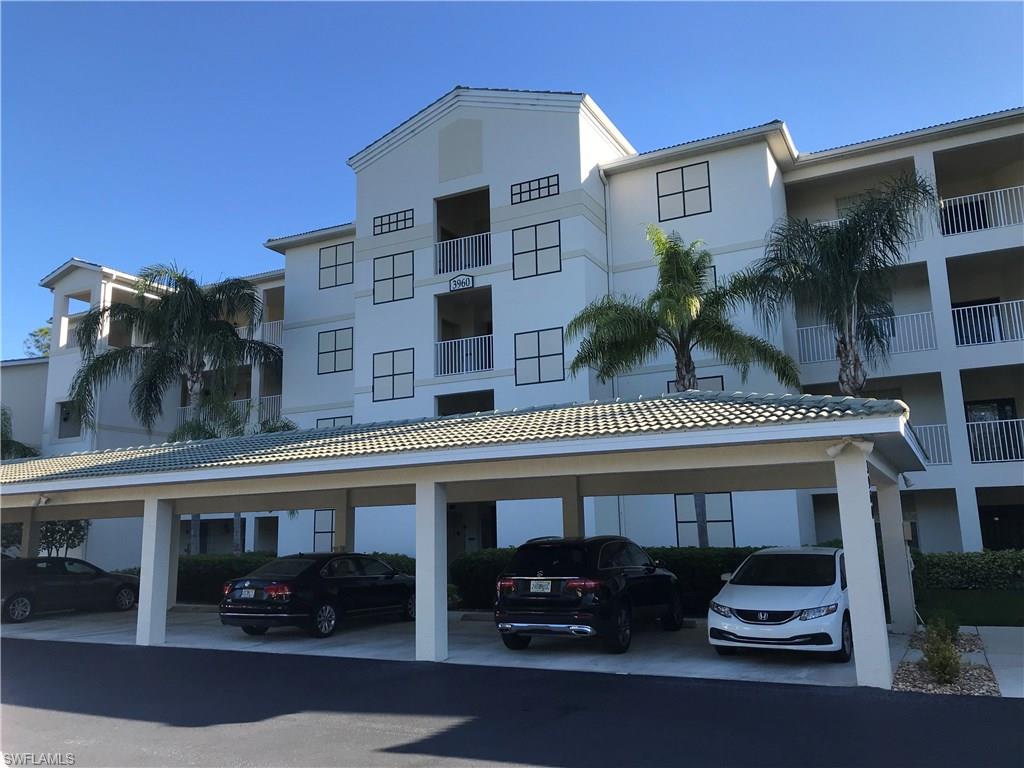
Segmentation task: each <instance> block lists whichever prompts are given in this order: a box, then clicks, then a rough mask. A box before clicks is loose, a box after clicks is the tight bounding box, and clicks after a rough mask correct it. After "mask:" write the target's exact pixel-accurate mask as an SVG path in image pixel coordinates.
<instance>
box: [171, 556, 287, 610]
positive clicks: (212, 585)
mask: <svg viewBox="0 0 1024 768" xmlns="http://www.w3.org/2000/svg"><path fill="white" fill-rule="evenodd" d="M276 557H277V555H274V554H272V553H270V552H246V553H244V554H241V555H181V556H180V557H179V558H178V601H179V602H182V603H219V602H220V599H221V597H223V595H224V590H223V587H224V582H225V581H228V580H229V579H237V578H239V577H240V576H245V575H246V574H248V573H251V572H252V571H254V570H256V569H257V568H259V567H260V566H261V565H263V564H264V563H268V562H270V561H271V560H273V559H275V558H276Z"/></svg>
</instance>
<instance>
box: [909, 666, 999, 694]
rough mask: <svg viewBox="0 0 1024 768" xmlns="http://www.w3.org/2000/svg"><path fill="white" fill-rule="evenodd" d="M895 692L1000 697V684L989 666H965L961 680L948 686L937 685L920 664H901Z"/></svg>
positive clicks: (962, 668) (961, 671)
mask: <svg viewBox="0 0 1024 768" xmlns="http://www.w3.org/2000/svg"><path fill="white" fill-rule="evenodd" d="M892 689H893V690H894V691H915V692H917V693H947V694H948V693H952V694H957V695H961V696H999V695H1000V692H999V684H998V683H997V682H996V678H995V675H993V674H992V670H991V669H989V668H988V667H987V666H982V665H979V664H964V665H963V666H962V667H961V670H960V679H959V680H957V681H956V682H955V683H950V684H948V685H945V684H942V683H936V682H935V681H934V680H933V679H932V676H931V675H930V674H929V673H928V672H927V670H925V669H924V667H922V666H921V665H920V664H919V663H916V662H909V661H904V662H902V663H900V665H899V667H897V669H896V674H895V675H894V676H893V681H892Z"/></svg>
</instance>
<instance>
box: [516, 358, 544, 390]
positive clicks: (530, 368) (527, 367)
mask: <svg viewBox="0 0 1024 768" xmlns="http://www.w3.org/2000/svg"><path fill="white" fill-rule="evenodd" d="M539 381H540V366H538V365H537V358H535V357H534V358H531V359H528V360H516V384H536V383H538V382H539Z"/></svg>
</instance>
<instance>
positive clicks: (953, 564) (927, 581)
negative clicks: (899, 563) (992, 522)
mask: <svg viewBox="0 0 1024 768" xmlns="http://www.w3.org/2000/svg"><path fill="white" fill-rule="evenodd" d="M914 586H915V587H918V588H922V589H994V590H1005V589H1010V590H1020V589H1024V550H1021V549H1001V550H995V551H991V552H932V553H929V554H922V553H920V552H917V553H914Z"/></svg>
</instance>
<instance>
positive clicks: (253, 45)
mask: <svg viewBox="0 0 1024 768" xmlns="http://www.w3.org/2000/svg"><path fill="white" fill-rule="evenodd" d="M1022 7H1024V6H1022V5H1021V4H1019V3H1013V4H1010V3H1005V4H981V3H964V4H954V3H940V4H926V3H912V4H905V5H903V4H882V3H864V4H860V3H856V4H846V5H828V4H811V3H800V4H793V5H785V4H775V3H766V4H753V5H748V4H729V5H726V4H668V3H660V4H651V5H639V4H628V5H619V4H610V3H609V4H583V3H573V4H559V5H542V4H529V5H504V4H476V5H470V4H454V3H451V4H439V5H433V4H426V3H423V4H412V5H399V4H373V5H362V4H342V3H338V4H327V3H316V4H299V3H280V4H269V3H264V4H253V5H248V4H223V5H222V4H201V3H174V4H160V5H158V4H150V3H145V4H127V3H114V4H96V3H81V4H79V3H74V4H67V5H64V4H56V3H33V4H23V3H9V2H8V3H3V5H2V7H0V14H2V19H0V21H2V60H0V65H2V110H3V112H2V118H3V121H2V168H0V170H2V190H0V191H2V215H3V219H2V247H3V252H2V258H3V262H2V270H0V272H2V275H0V276H2V280H3V288H2V299H3V307H2V325H3V328H2V330H3V347H2V356H3V357H4V358H10V357H20V356H21V354H22V348H21V343H22V340H23V339H24V337H25V335H26V334H27V333H28V331H29V330H31V329H32V328H33V327H36V326H38V325H41V324H42V323H44V322H45V321H46V319H47V317H48V316H49V312H50V307H51V297H50V294H49V293H48V291H46V290H45V289H43V288H40V287H38V281H39V279H40V278H41V277H42V276H43V275H45V274H46V273H47V272H49V271H50V270H51V269H53V268H54V267H56V266H58V265H59V264H60V263H62V262H63V261H64V260H66V259H68V258H70V257H72V256H77V257H79V258H82V259H86V260H89V261H96V262H101V263H103V264H107V265H110V266H113V267H117V268H119V269H123V270H126V271H132V270H135V269H137V268H139V267H140V266H142V265H145V264H152V263H157V262H170V261H174V262H177V263H178V264H179V265H181V266H184V267H186V268H188V269H190V270H192V271H193V272H194V273H196V274H198V275H201V276H202V277H203V278H205V279H214V278H217V277H220V276H228V275H237V274H246V273H252V272H258V271H261V270H266V269H274V268H277V267H280V266H283V257H281V256H279V255H278V254H276V253H273V252H272V251H268V250H266V249H265V248H263V247H262V245H261V243H262V242H263V241H264V240H265V239H266V238H267V237H269V236H276V235H285V234H291V233H295V232H300V231H304V230H308V229H313V228H316V227H321V226H327V225H331V224H337V223H341V222H346V221H350V220H351V219H352V218H353V215H354V212H355V211H354V176H353V174H352V172H351V170H350V169H349V168H348V167H347V166H346V165H345V160H346V159H347V158H348V157H349V156H350V155H352V154H353V153H355V152H356V151H358V150H359V149H361V148H362V147H364V146H365V145H366V144H368V143H369V142H371V141H373V140H374V139H376V138H378V137H379V136H380V135H381V134H383V133H384V132H386V131H388V130H389V129H391V128H392V127H394V126H395V125H397V124H398V123H399V122H401V121H402V120H404V119H405V118H406V117H409V116H410V115H412V114H413V113H414V112H416V111H417V110H419V109H420V108H422V107H423V106H425V105H426V104H428V103H429V102H431V101H433V100H434V99H436V98H437V97H438V96H440V95H441V94H443V93H445V92H446V91H448V90H449V89H450V88H452V86H454V85H456V84H463V85H472V86H488V87H502V88H527V89H553V90H574V91H585V92H587V93H589V94H590V95H591V96H592V97H593V98H594V99H595V100H596V101H597V103H598V104H600V105H601V107H602V108H603V109H604V111H605V112H606V113H607V114H608V115H609V117H610V118H611V119H612V120H613V121H614V122H615V123H616V124H617V125H618V127H619V128H620V129H621V130H622V132H623V133H624V134H625V135H626V136H627V137H628V138H629V139H630V141H631V142H632V143H633V145H634V146H635V147H636V148H637V149H638V150H640V151H644V150H648V149H654V148H657V147H661V146H665V145H668V144H675V143H678V142H680V141H685V140H688V139H694V138H700V137H702V136H707V135H711V134H715V133H721V132H723V131H729V130H735V129H738V128H744V127H748V126H751V125H755V124H759V123H763V122H766V121H768V120H771V119H774V118H781V119H783V120H785V121H786V122H787V123H788V125H789V128H790V131H791V132H792V134H793V137H794V140H795V141H796V144H797V146H798V148H799V149H800V150H801V151H809V150H814V149H823V148H826V147H831V146H836V145H840V144H846V143H849V142H854V141H859V140H864V139H870V138H874V137H878V136H882V135H885V134H889V133H893V132H896V131H902V130H908V129H913V128H918V127H923V126H926V125H931V124H934V123H939V122H943V121H947V120H953V119H957V118H961V117H967V116H971V115H977V114H980V113H985V112H991V111H994V110H998V109H1003V108H1007V107H1013V106H1020V105H1022V104H1024V94H1022V90H1024V74H1022V73H1024V53H1022V42H1021V31H1022V28H1024V16H1022Z"/></svg>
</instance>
